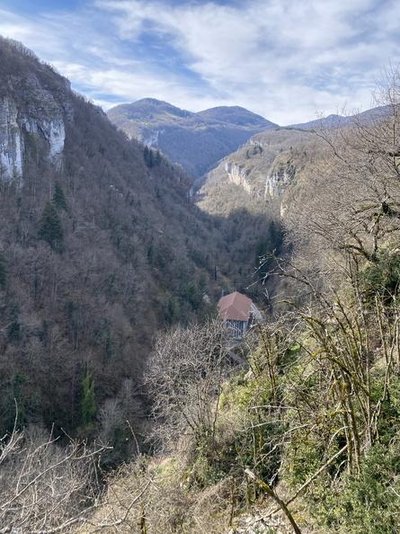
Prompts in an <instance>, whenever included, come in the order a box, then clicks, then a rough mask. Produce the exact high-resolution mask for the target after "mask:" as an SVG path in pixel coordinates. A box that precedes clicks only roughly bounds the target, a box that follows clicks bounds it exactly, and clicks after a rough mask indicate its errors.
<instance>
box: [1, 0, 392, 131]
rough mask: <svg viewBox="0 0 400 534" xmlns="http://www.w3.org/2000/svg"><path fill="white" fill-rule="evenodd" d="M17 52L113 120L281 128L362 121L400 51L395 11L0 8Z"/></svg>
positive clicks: (387, 1)
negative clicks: (228, 117)
mask: <svg viewBox="0 0 400 534" xmlns="http://www.w3.org/2000/svg"><path fill="white" fill-rule="evenodd" d="M0 34H2V35H4V36H7V37H11V38H14V39H17V40H19V41H22V42H23V43H24V44H25V45H26V46H28V47H29V48H31V49H32V50H34V52H36V54H37V55H38V56H39V57H40V58H41V59H43V60H45V61H47V62H49V63H51V64H53V65H54V66H55V67H56V68H57V70H58V71H59V72H61V73H62V74H64V75H65V76H67V77H68V78H69V79H70V80H71V82H72V84H73V87H74V89H76V90H77V91H80V92H82V93H84V94H85V95H86V96H88V97H89V98H91V99H92V100H93V101H94V102H96V103H97V104H99V105H102V106H103V107H104V108H105V109H108V108H109V107H111V106H112V105H115V104H117V103H122V102H133V101H135V100H138V99H140V98H144V97H153V98H159V99H161V100H166V101H168V102H171V103H172V104H175V105H177V106H179V107H182V108H185V109H189V110H192V111H199V110H201V109H205V108H208V107H212V106H217V105H241V106H244V107H246V108H248V109H250V110H252V111H254V112H256V113H260V114H261V115H263V116H265V117H266V118H268V119H269V120H272V121H274V122H277V123H279V124H290V123H295V122H301V121H305V120H311V119H314V118H315V117H316V116H317V114H330V113H336V112H341V111H342V110H343V109H344V108H346V110H347V112H349V113H350V112H353V111H356V110H361V109H368V108H369V107H372V106H373V105H374V102H373V101H372V98H371V94H372V91H373V90H374V88H375V87H376V83H377V81H379V79H381V78H382V73H383V70H384V69H385V68H386V67H387V66H388V65H389V64H390V63H392V64H393V63H396V61H397V57H398V56H399V51H400V2H399V1H398V0H381V1H378V0H208V1H201V0H197V1H184V0H0Z"/></svg>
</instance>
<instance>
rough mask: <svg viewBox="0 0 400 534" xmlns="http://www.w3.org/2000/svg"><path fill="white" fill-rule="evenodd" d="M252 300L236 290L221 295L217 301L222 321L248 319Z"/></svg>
mask: <svg viewBox="0 0 400 534" xmlns="http://www.w3.org/2000/svg"><path fill="white" fill-rule="evenodd" d="M251 305H252V300H251V299H249V297H246V295H242V293H239V292H238V291H235V292H234V293H230V294H229V295H225V297H221V298H220V299H219V302H218V311H219V315H220V317H221V319H223V320H224V321H226V320H228V321H248V320H249V317H250V307H251Z"/></svg>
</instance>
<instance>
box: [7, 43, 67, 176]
mask: <svg viewBox="0 0 400 534" xmlns="http://www.w3.org/2000/svg"><path fill="white" fill-rule="evenodd" d="M18 51H19V52H20V53H21V54H22V58H23V59H22V61H21V63H18V62H14V59H13V58H14V56H15V57H16V54H17V53H18ZM2 52H3V56H2V65H0V181H2V182H10V181H15V182H16V183H18V184H19V185H21V184H22V183H23V181H24V173H25V172H26V171H27V169H26V165H27V161H28V159H29V157H28V152H29V149H30V148H32V147H35V146H36V147H37V146H40V155H37V156H36V157H40V159H41V161H47V163H48V164H49V165H54V166H55V167H56V168H57V169H60V168H61V167H62V161H63V150H64V143H65V137H66V124H67V123H68V122H72V120H73V114H74V111H73V105H72V102H71V98H70V96H69V95H70V94H71V92H70V84H69V82H68V81H67V80H66V79H65V78H63V77H61V76H59V75H57V74H56V73H55V72H54V70H52V68H51V67H49V66H48V65H45V64H42V63H39V62H38V61H36V62H35V59H34V57H33V55H32V53H31V52H29V51H28V50H26V49H24V48H23V47H21V49H20V50H19V49H18V48H17V46H16V45H14V48H12V47H10V46H9V45H7V44H6V46H4V47H3V50H2ZM24 62H25V65H24ZM24 66H25V67H26V68H24ZM3 71H4V72H3ZM10 72H11V74H10Z"/></svg>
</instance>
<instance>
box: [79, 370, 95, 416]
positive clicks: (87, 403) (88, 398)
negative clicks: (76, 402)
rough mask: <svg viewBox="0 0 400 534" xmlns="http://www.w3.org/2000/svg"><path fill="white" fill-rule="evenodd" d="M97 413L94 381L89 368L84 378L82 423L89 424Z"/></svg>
mask: <svg viewBox="0 0 400 534" xmlns="http://www.w3.org/2000/svg"><path fill="white" fill-rule="evenodd" d="M95 414H96V398H95V393H94V381H93V377H92V375H91V373H90V371H89V370H87V371H86V374H85V376H84V378H83V380H82V404H81V416H82V424H83V425H85V426H87V425H90V424H91V423H92V422H93V419H94V416H95Z"/></svg>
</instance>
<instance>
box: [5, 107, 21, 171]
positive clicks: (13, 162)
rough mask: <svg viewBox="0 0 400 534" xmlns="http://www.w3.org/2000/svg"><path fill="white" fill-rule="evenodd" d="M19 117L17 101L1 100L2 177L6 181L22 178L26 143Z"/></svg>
mask: <svg viewBox="0 0 400 534" xmlns="http://www.w3.org/2000/svg"><path fill="white" fill-rule="evenodd" d="M17 118H18V110H17V106H16V104H15V102H14V101H13V100H12V99H10V98H3V99H2V100H0V177H1V180H4V181H9V180H12V179H20V178H22V159H23V150H24V145H23V137H22V135H21V130H20V126H19V124H18V120H17Z"/></svg>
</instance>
